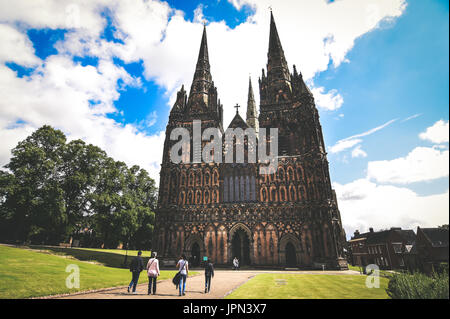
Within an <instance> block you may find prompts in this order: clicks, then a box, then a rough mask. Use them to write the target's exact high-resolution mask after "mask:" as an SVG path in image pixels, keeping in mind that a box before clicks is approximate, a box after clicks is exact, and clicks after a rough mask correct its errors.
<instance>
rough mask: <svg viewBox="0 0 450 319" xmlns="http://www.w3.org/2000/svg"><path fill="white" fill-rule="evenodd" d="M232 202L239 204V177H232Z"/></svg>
mask: <svg viewBox="0 0 450 319" xmlns="http://www.w3.org/2000/svg"><path fill="white" fill-rule="evenodd" d="M234 201H235V202H239V176H235V177H234Z"/></svg>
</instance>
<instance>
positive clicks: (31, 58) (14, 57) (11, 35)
mask: <svg viewBox="0 0 450 319" xmlns="http://www.w3.org/2000/svg"><path fill="white" fill-rule="evenodd" d="M0 39H1V41H2V49H1V50H0V63H5V62H15V63H17V64H19V65H23V66H27V67H32V66H35V65H37V64H39V63H40V59H39V58H38V57H36V56H35V55H34V48H33V44H32V43H31V41H30V40H29V39H28V37H27V36H26V35H25V34H22V33H21V32H19V31H17V30H16V29H15V28H13V27H12V26H9V25H6V24H1V23H0Z"/></svg>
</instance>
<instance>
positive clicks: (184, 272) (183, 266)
mask: <svg viewBox="0 0 450 319" xmlns="http://www.w3.org/2000/svg"><path fill="white" fill-rule="evenodd" d="M176 267H177V268H178V271H179V272H180V283H179V284H178V289H179V296H184V295H185V289H186V279H187V276H188V273H189V263H188V261H187V260H186V255H184V254H183V255H181V258H180V260H179V261H178V263H177V265H176Z"/></svg>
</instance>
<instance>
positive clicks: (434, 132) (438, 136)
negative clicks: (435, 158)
mask: <svg viewBox="0 0 450 319" xmlns="http://www.w3.org/2000/svg"><path fill="white" fill-rule="evenodd" d="M448 132H449V125H448V121H447V122H445V121H444V120H439V121H437V122H436V123H434V124H433V126H430V127H428V128H427V129H426V130H425V132H422V133H420V134H419V137H420V138H421V139H422V140H428V141H431V142H433V143H448V140H449V136H448V135H449V133H448Z"/></svg>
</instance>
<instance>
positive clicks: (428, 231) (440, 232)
mask: <svg viewBox="0 0 450 319" xmlns="http://www.w3.org/2000/svg"><path fill="white" fill-rule="evenodd" d="M420 230H421V231H422V232H423V233H424V234H425V236H426V237H427V238H428V239H429V240H430V242H431V244H432V245H433V247H448V229H444V228H420Z"/></svg>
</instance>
